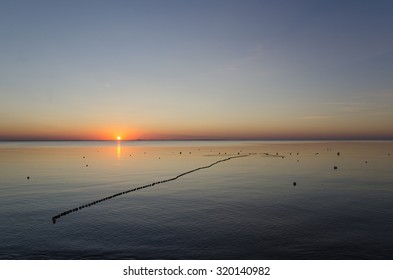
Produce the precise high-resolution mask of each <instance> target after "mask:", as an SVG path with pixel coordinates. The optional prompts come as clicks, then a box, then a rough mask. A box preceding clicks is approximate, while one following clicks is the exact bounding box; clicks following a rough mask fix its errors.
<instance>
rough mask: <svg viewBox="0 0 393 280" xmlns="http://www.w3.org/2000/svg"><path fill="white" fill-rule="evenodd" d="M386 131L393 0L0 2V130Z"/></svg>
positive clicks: (92, 135)
mask: <svg viewBox="0 0 393 280" xmlns="http://www.w3.org/2000/svg"><path fill="white" fill-rule="evenodd" d="M117 135H121V136H122V138H123V139H136V138H143V139H154V138H155V139H157V138H159V139H170V138H177V139H179V138H184V139H186V138H236V139H251V138H255V139H393V2H392V1H378V0H376V1H279V0H278V1H277V0H276V1H263V0H261V1H244V0H242V1H240V0H239V1H228V0H226V1H212V0H209V1H201V0H198V1H149V0H143V1H132V0H128V1H125V0H124V1H118V0H111V1H109V0H108V1H39V0H35V1H32V0H31V1H27V0H26V1H19V0H10V1H1V8H0V139H3V140H5V139H115V137H116V136H117Z"/></svg>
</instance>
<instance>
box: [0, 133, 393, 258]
mask: <svg viewBox="0 0 393 280" xmlns="http://www.w3.org/2000/svg"><path fill="white" fill-rule="evenodd" d="M238 155H247V156H245V157H237V158H232V159H231V160H227V161H222V162H218V163H217V164H215V165H213V166H211V167H210V168H204V169H200V170H196V171H195V172H192V173H189V174H185V175H184V176H181V177H178V178H177V179H174V180H171V181H167V182H163V183H160V184H155V185H154V186H149V185H150V184H151V183H154V182H161V181H165V180H168V179H171V178H176V176H178V175H180V174H182V173H185V172H187V171H190V170H194V169H196V168H199V167H204V166H208V165H210V164H212V163H214V162H217V161H220V160H223V159H226V158H229V157H233V156H238ZM281 156H283V157H281ZM28 177H29V178H28ZM295 182H296V184H294V183H295ZM142 186H148V187H146V188H142V189H137V190H135V191H131V192H128V193H126V192H127V191H128V190H133V189H135V188H139V187H142ZM115 194H120V195H118V196H116V197H111V196H113V195H115ZM104 198H107V199H104ZM91 203H94V204H91ZM72 209H77V210H78V211H73V212H68V213H67V211H69V210H72ZM61 213H66V215H63V216H60V215H61ZM56 216H58V217H59V218H57V219H56V220H55V221H56V223H53V219H52V218H53V217H56ZM392 258H393V142H252V141H243V142H242V141H239V142H235V141H210V142H209V141H194V142H193V141H186V142H182V141H163V142H144V141H129V142H127V141H123V142H111V141H108V142H0V259H392Z"/></svg>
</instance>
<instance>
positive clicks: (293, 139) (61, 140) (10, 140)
mask: <svg viewBox="0 0 393 280" xmlns="http://www.w3.org/2000/svg"><path fill="white" fill-rule="evenodd" d="M35 141H37V142H38V141H48V142H52V141H53V142H56V141H58V142H65V141H69V142H73V141H74V142H83V141H85V142H88V141H94V142H105V141H114V142H127V141H130V142H139V141H393V137H387V138H371V137H370V138H272V139H267V138H250V139H245V138H195V139H194V138H191V139H189V138H186V139H159V138H158V139H122V140H117V139H45V138H43V139H0V142H35Z"/></svg>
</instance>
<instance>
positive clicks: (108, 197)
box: [52, 155, 249, 224]
mask: <svg viewBox="0 0 393 280" xmlns="http://www.w3.org/2000/svg"><path fill="white" fill-rule="evenodd" d="M247 156H249V155H238V156H232V157H229V158H226V159H222V160H218V161H216V162H213V163H212V164H209V165H206V166H202V167H199V168H195V169H193V170H190V171H187V172H184V173H181V174H179V175H177V176H176V177H173V178H170V179H167V180H163V181H158V182H154V183H151V184H148V185H144V186H141V187H137V188H133V189H130V190H127V191H123V192H120V193H117V194H114V195H111V196H107V197H104V198H101V199H99V200H96V201H93V202H91V203H87V204H84V205H81V206H79V207H76V208H74V209H71V210H68V211H65V212H63V213H61V214H59V215H56V216H53V217H52V222H53V224H56V220H57V219H60V217H63V216H65V215H68V214H70V213H73V212H76V211H79V210H81V209H83V208H86V207H90V206H93V205H95V204H97V203H101V202H104V201H106V200H109V199H112V198H115V197H117V196H120V195H124V194H127V193H130V192H134V191H137V190H140V189H144V188H148V187H153V186H155V185H158V184H162V183H166V182H169V181H173V180H176V179H178V178H180V177H182V176H184V175H187V174H190V173H192V172H195V171H198V170H201V169H206V168H210V167H212V166H213V165H216V164H218V163H220V162H224V161H227V160H230V159H233V158H241V157H247Z"/></svg>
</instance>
